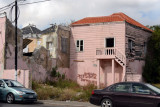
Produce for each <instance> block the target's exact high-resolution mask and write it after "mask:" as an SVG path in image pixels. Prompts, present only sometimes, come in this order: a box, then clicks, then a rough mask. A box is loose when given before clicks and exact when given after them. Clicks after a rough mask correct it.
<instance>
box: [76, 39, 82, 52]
mask: <svg viewBox="0 0 160 107" xmlns="http://www.w3.org/2000/svg"><path fill="white" fill-rule="evenodd" d="M76 50H77V51H79V52H82V51H83V50H84V41H83V40H77V41H76Z"/></svg>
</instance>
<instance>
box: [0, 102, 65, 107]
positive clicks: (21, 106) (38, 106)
mask: <svg viewBox="0 0 160 107" xmlns="http://www.w3.org/2000/svg"><path fill="white" fill-rule="evenodd" d="M0 107H64V106H58V105H49V104H43V103H33V104H31V103H15V104H7V103H4V102H0Z"/></svg>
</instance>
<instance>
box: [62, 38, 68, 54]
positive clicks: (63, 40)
mask: <svg viewBox="0 0 160 107" xmlns="http://www.w3.org/2000/svg"><path fill="white" fill-rule="evenodd" d="M67 43H68V38H64V37H61V51H62V52H63V53H67V47H68V45H67Z"/></svg>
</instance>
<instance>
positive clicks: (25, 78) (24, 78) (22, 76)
mask: <svg viewBox="0 0 160 107" xmlns="http://www.w3.org/2000/svg"><path fill="white" fill-rule="evenodd" d="M17 71H18V72H17V74H18V75H17V81H18V82H20V83H21V84H23V85H24V86H25V87H26V88H29V70H17ZM3 79H12V80H14V79H15V70H14V69H9V70H4V72H3Z"/></svg>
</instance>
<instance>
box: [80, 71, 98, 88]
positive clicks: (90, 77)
mask: <svg viewBox="0 0 160 107" xmlns="http://www.w3.org/2000/svg"><path fill="white" fill-rule="evenodd" d="M77 77H78V79H80V80H81V81H82V82H86V83H87V84H94V85H97V81H96V79H97V74H95V73H86V72H85V73H84V74H78V75H77ZM93 79H94V80H93Z"/></svg>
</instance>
